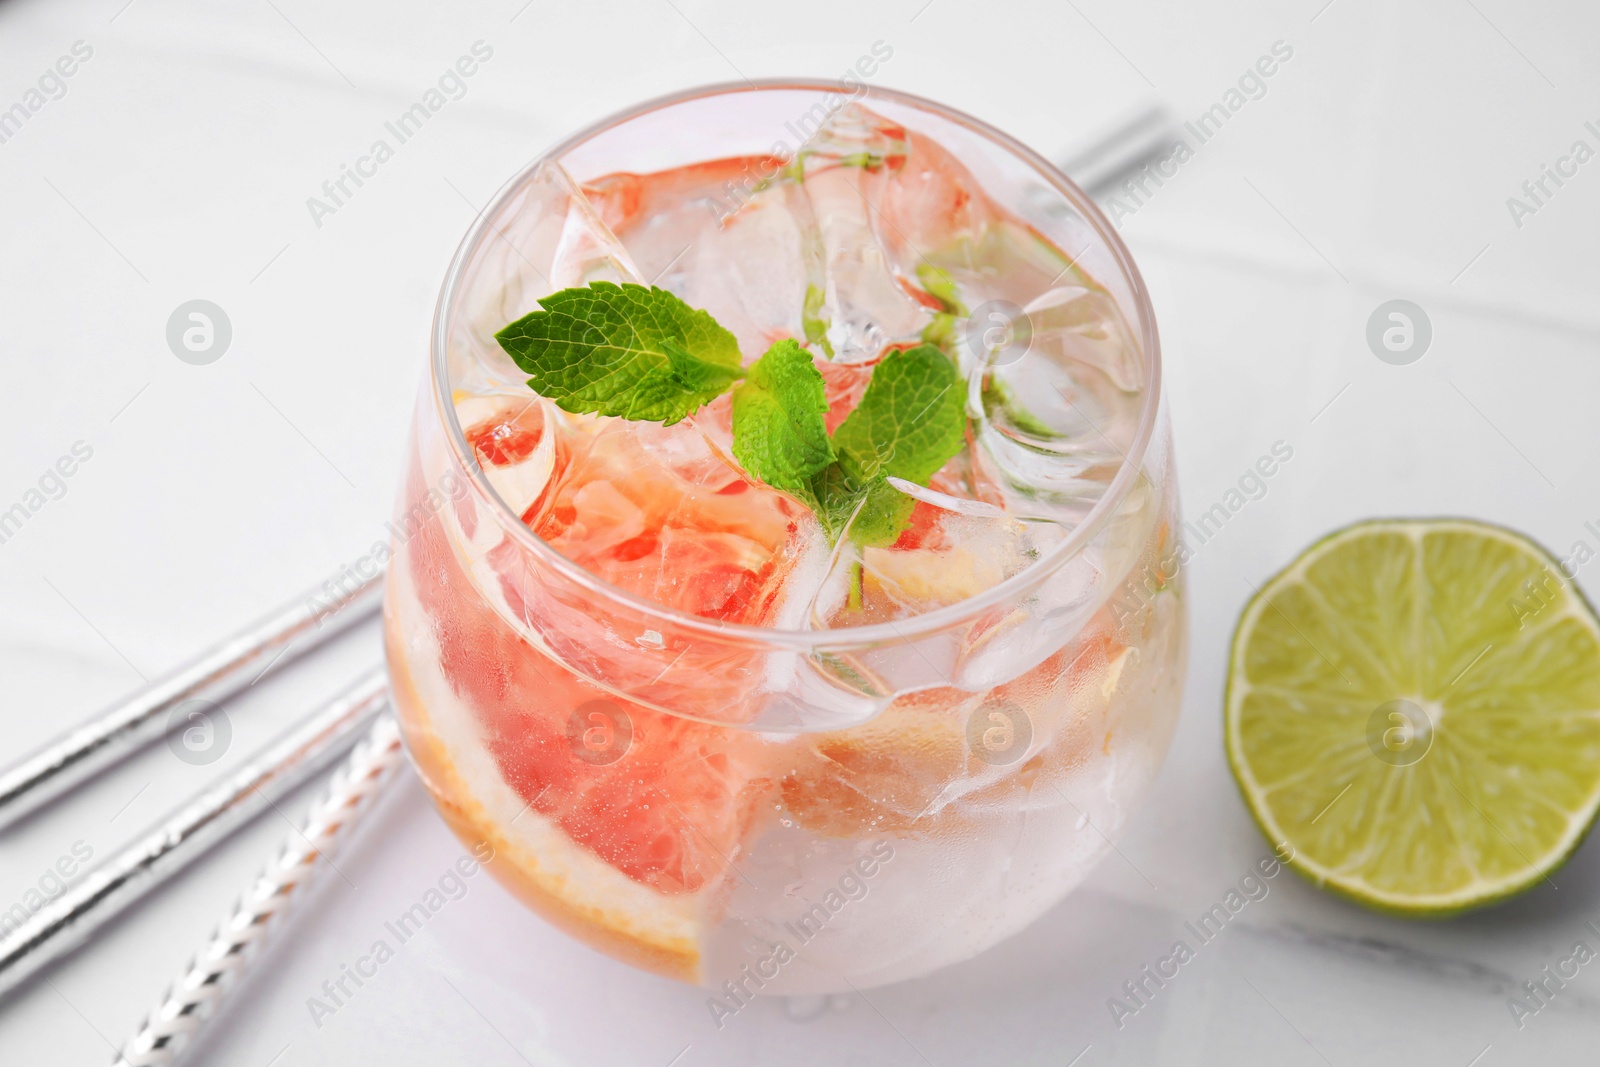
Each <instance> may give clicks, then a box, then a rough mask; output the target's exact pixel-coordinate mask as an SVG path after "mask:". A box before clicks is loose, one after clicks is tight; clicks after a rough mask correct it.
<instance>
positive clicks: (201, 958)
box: [114, 715, 403, 1067]
mask: <svg viewBox="0 0 1600 1067" xmlns="http://www.w3.org/2000/svg"><path fill="white" fill-rule="evenodd" d="M402 761H403V757H402V749H401V747H400V729H399V727H398V726H396V725H395V721H394V716H392V715H385V716H383V717H382V718H380V719H379V720H378V721H377V722H376V723H375V724H374V725H373V727H372V729H371V730H370V731H368V733H367V736H366V737H365V738H363V739H362V741H361V743H360V744H358V745H357V746H356V749H355V751H354V752H352V753H351V754H350V758H349V759H348V760H346V761H345V762H344V764H342V765H341V766H340V768H339V769H338V770H337V771H335V772H334V775H333V778H332V779H331V780H330V781H329V783H328V787H327V789H326V790H325V791H324V792H323V793H322V795H321V796H319V797H318V798H317V801H316V803H314V804H313V805H312V806H311V811H310V813H309V814H307V816H306V820H305V822H304V824H303V825H302V827H301V828H300V829H299V830H297V831H295V832H293V833H291V834H290V835H289V836H288V837H287V838H286V839H285V840H284V843H283V848H282V849H281V850H280V851H279V853H278V858H277V859H275V860H274V861H273V862H272V863H270V864H269V865H268V866H267V868H266V869H265V870H264V871H262V872H261V875H260V877H258V878H257V879H256V881H255V884H254V885H252V886H251V887H250V889H249V890H248V891H246V893H245V894H244V896H243V897H242V898H240V900H239V902H238V903H237V904H236V905H234V908H233V911H232V912H231V913H229V915H228V917H227V918H226V919H224V920H223V921H222V925H221V926H220V927H218V928H217V931H216V933H214V934H212V935H211V940H210V941H208V942H207V943H206V945H205V947H204V948H202V949H201V950H200V952H199V954H198V955H196V956H195V958H194V960H193V961H191V962H190V964H189V968H188V970H186V971H184V972H183V974H182V975H181V976H179V978H178V980H177V981H176V982H174V983H173V985H172V988H171V989H169V990H168V991H167V995H166V996H165V997H164V998H163V999H162V1001H161V1003H160V1004H159V1005H157V1006H156V1009H155V1010H154V1011H153V1012H151V1013H150V1016H149V1018H147V1019H146V1020H145V1021H144V1023H143V1024H142V1025H141V1026H140V1027H139V1029H138V1030H137V1031H135V1032H134V1034H133V1036H132V1037H130V1038H128V1040H127V1043H126V1044H124V1045H123V1046H122V1052H121V1054H120V1055H118V1057H117V1058H116V1060H115V1061H114V1062H115V1064H116V1065H117V1067H173V1065H175V1064H177V1063H178V1062H179V1061H180V1060H182V1059H184V1057H185V1055H186V1054H187V1053H188V1052H189V1051H191V1050H192V1049H193V1048H194V1047H195V1046H194V1043H193V1042H194V1039H195V1037H196V1036H197V1035H198V1034H199V1032H200V1029H201V1028H202V1027H203V1026H205V1024H206V1023H207V1022H209V1021H210V1020H211V1018H212V1017H213V1016H214V1015H216V1014H217V1012H218V1011H219V1010H220V1009H221V1007H222V1005H223V1003H224V1001H225V1000H226V999H227V998H228V997H229V996H230V995H231V994H232V993H233V992H234V991H235V990H237V989H238V988H239V985H240V984H241V980H242V979H243V977H244V975H245V973H246V971H247V970H248V969H249V967H250V966H251V964H253V963H254V962H255V960H256V959H257V957H259V956H260V955H261V952H262V950H263V947H264V946H265V945H266V944H267V943H268V941H269V939H270V938H271V937H272V935H273V933H274V931H276V930H278V929H279V928H281V927H282V926H283V925H284V923H283V922H282V921H281V917H282V915H283V913H284V911H285V910H286V909H288V908H290V907H292V906H294V905H295V902H296V901H297V900H300V899H302V898H304V896H305V895H306V884H307V883H308V882H309V881H311V880H312V878H313V876H315V874H316V872H317V871H318V870H319V869H321V868H323V867H326V866H327V865H328V863H329V859H328V857H329V856H330V855H331V854H333V853H334V852H336V851H337V850H338V849H339V846H340V845H341V844H343V843H344V842H346V841H348V840H349V838H350V831H351V827H352V826H353V825H354V824H355V823H356V822H357V821H358V820H359V819H360V818H361V816H362V814H363V813H364V812H365V810H366V809H368V808H370V807H371V806H372V801H373V799H374V798H375V797H376V796H377V795H378V794H379V793H380V792H381V791H382V790H383V787H384V786H385V785H386V784H388V782H389V780H390V779H391V778H392V777H394V773H395V771H396V770H397V769H398V768H399V767H400V765H401V763H402Z"/></svg>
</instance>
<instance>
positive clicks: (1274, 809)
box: [1224, 520, 1600, 916]
mask: <svg viewBox="0 0 1600 1067" xmlns="http://www.w3.org/2000/svg"><path fill="white" fill-rule="evenodd" d="M1224 716H1225V723H1224V730H1225V735H1226V744H1227V750H1228V761H1229V763H1230V765H1231V766H1232V768H1233V773H1234V777H1235V778H1236V779H1237V780H1238V783H1239V788H1240V791H1241V792H1242V793H1243V795H1244V800H1245V803H1246V804H1247V805H1248V806H1249V807H1250V811H1251V813H1252V814H1253V815H1254V816H1255V819H1256V822H1257V823H1258V824H1259V825H1260V827H1261V830H1262V832H1263V833H1265V834H1266V835H1267V839H1268V840H1269V841H1270V842H1271V843H1272V844H1273V845H1274V846H1275V847H1277V848H1278V851H1279V855H1280V856H1283V857H1285V858H1286V862H1288V864H1289V865H1290V866H1292V867H1294V868H1295V869H1296V870H1298V871H1299V872H1300V873H1301V874H1303V875H1305V876H1306V877H1307V878H1309V879H1310V880H1311V881H1313V882H1314V883H1316V884H1318V885H1320V886H1325V887H1326V888H1328V889H1331V890H1333V891H1334V892H1336V893H1339V894H1342V895H1344V896H1346V897H1349V898H1350V899H1352V900H1355V901H1357V902H1359V903H1362V904H1365V905H1368V906H1370V907H1373V908H1376V909H1379V910H1383V911H1388V912H1393V913H1399V914H1405V915H1416V916H1443V915H1449V914H1452V913H1455V912H1460V911H1465V910H1467V909H1470V908H1475V907H1479V906H1482V905H1484V904H1489V903H1492V902H1494V901H1497V900H1501V899H1504V898H1506V897H1509V896H1511V895H1513V894H1516V893H1518V892H1521V891H1522V890H1524V889H1527V888H1529V887H1531V886H1533V885H1535V884H1537V883H1539V882H1541V881H1543V880H1546V879H1547V878H1548V877H1549V875H1550V873H1551V872H1552V871H1554V870H1555V869H1556V868H1557V867H1559V866H1560V865H1561V864H1562V863H1563V862H1564V861H1565V860H1566V858H1567V857H1568V856H1569V855H1570V854H1571V853H1572V851H1573V850H1574V849H1575V848H1576V847H1577V845H1578V843H1579V842H1580V841H1581V840H1582V838H1583V836H1584V834H1585V832H1586V831H1587V830H1588V828H1589V825H1590V823H1591V822H1592V821H1593V819H1594V816H1595V811H1596V808H1597V806H1600V624H1597V622H1596V619H1595V615H1594V612H1593V610H1592V609H1591V608H1590V607H1589V605H1588V603H1587V602H1586V601H1585V600H1584V598H1583V596H1582V595H1581V594H1580V593H1579V592H1578V591H1577V589H1576V587H1575V586H1574V585H1573V584H1572V582H1571V581H1570V580H1569V579H1568V578H1567V577H1566V575H1565V573H1564V572H1563V570H1562V568H1561V564H1559V563H1558V562H1557V561H1556V560H1555V559H1554V558H1552V557H1551V556H1550V555H1549V554H1548V553H1547V552H1545V551H1544V550H1543V549H1541V548H1540V547H1539V546H1537V545H1535V544H1534V543H1533V542H1531V541H1529V540H1528V539H1527V538H1525V537H1522V536H1521V535H1519V534H1516V533H1513V532H1512V531H1509V530H1505V529H1502V528H1499V527H1495V526H1489V525H1486V524H1483V523H1478V522H1470V521H1465V520H1394V521H1376V522H1366V523H1361V524H1358V525H1355V526H1351V527H1349V528H1346V529H1344V530H1340V531H1338V532H1336V533H1334V534H1331V535H1329V536H1328V537H1326V538H1324V539H1323V540H1322V541H1319V542H1318V543H1316V544H1315V545H1313V546H1311V547H1310V548H1309V549H1307V550H1306V551H1305V552H1304V553H1303V554H1302V555H1301V556H1300V558H1298V559H1296V560H1295V561H1294V562H1293V563H1292V564H1290V565H1289V567H1288V568H1287V569H1285V570H1284V571H1282V572H1281V573H1279V574H1278V575H1276V576H1274V577H1273V578H1272V579H1271V581H1269V582H1268V583H1267V584H1266V586H1265V587H1264V588H1262V589H1261V590H1260V591H1259V592H1258V594H1257V595H1256V597H1255V598H1254V599H1253V600H1252V601H1251V602H1250V604H1249V606H1248V607H1247V608H1246V609H1245V612H1244V615H1243V617H1242V618H1241V619H1240V621H1239V628H1238V630H1237V631H1236V632H1235V634H1234V639H1233V650H1232V654H1231V659H1230V663H1229V670H1228V685H1227V694H1226V698H1225V707H1224Z"/></svg>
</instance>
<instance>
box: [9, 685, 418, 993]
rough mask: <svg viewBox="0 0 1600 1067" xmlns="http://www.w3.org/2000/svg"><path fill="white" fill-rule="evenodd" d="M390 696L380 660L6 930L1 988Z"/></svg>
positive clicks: (263, 802) (298, 770) (85, 933)
mask: <svg viewBox="0 0 1600 1067" xmlns="http://www.w3.org/2000/svg"><path fill="white" fill-rule="evenodd" d="M387 703H388V681H387V677H386V674H385V672H384V671H383V669H382V668H378V669H375V670H372V671H370V672H368V673H367V674H366V675H364V676H363V677H362V679H361V680H360V681H359V682H357V683H356V684H355V685H354V686H352V687H351V688H350V689H348V690H347V691H345V692H344V693H343V694H341V695H340V696H338V697H336V698H334V699H333V700H332V701H330V702H329V703H327V704H326V705H324V706H323V707H321V708H319V709H318V710H317V711H316V712H315V713H313V714H312V715H311V717H310V718H308V719H306V720H305V721H304V722H303V723H301V724H300V725H298V726H296V727H295V728H293V729H292V730H290V731H289V732H288V733H286V734H284V735H283V736H282V737H281V738H279V739H278V740H277V741H276V742H274V743H273V744H272V745H271V747H269V748H268V749H267V750H266V751H265V752H262V753H261V754H260V755H258V756H257V757H255V758H254V759H252V760H251V761H250V762H249V763H247V764H245V765H244V766H243V767H241V768H240V769H239V770H238V771H236V772H235V773H233V774H232V775H230V776H229V777H228V778H226V779H224V780H223V781H222V782H220V783H219V784H217V785H215V786H213V787H212V788H210V789H208V790H206V791H205V792H204V793H202V794H200V796H198V797H196V798H195V799H194V800H192V801H190V802H188V803H187V804H185V805H184V806H183V807H181V808H179V809H178V810H177V811H175V812H173V813H172V814H171V815H169V816H168V817H167V818H166V819H163V820H162V821H161V823H160V824H158V825H157V826H156V827H154V828H153V829H151V830H150V831H149V832H147V833H146V834H145V835H144V836H143V837H142V838H140V839H139V840H137V841H135V842H134V843H133V844H132V845H130V846H129V847H127V848H126V849H124V850H122V851H121V852H119V853H117V854H116V855H115V856H112V857H111V858H110V859H108V860H107V861H106V862H105V863H102V864H101V865H99V866H98V867H96V868H94V869H93V870H92V871H89V872H88V873H87V874H85V875H84V876H83V877H82V878H81V879H79V880H78V881H77V882H75V883H73V884H72V886H70V887H69V888H68V889H67V890H66V892H64V893H62V894H61V895H60V896H58V897H56V898H55V899H54V900H52V901H50V902H49V903H48V904H46V905H45V906H44V907H43V908H41V909H40V910H39V911H37V912H35V913H34V914H33V915H32V916H30V917H29V918H28V919H27V920H26V921H25V922H23V923H22V924H21V925H19V926H17V927H16V928H15V929H13V930H12V931H11V932H10V933H8V934H6V935H5V936H4V937H3V938H0V995H4V994H5V993H6V992H8V991H9V990H11V989H12V988H14V987H15V986H17V985H18V984H19V983H21V982H23V981H25V980H26V979H28V978H29V977H31V976H32V975H34V974H35V973H36V972H38V971H39V970H40V969H41V968H42V967H44V966H46V965H47V964H49V963H51V962H53V961H54V960H56V959H58V958H60V957H61V956H63V955H65V954H66V953H67V952H70V951H71V950H72V949H74V948H76V947H78V946H79V945H81V944H82V943H83V942H84V941H86V940H88V938H89V937H90V935H92V934H93V933H94V932H95V931H96V930H98V929H99V928H100V927H101V926H102V925H104V924H105V922H106V921H107V920H108V919H110V918H111V917H112V916H114V915H116V914H117V913H119V912H120V911H122V910H123V909H124V908H126V907H127V906H128V905H129V904H132V903H133V902H134V901H136V900H138V899H139V898H140V897H142V896H144V895H145V894H146V893H148V892H150V890H152V889H154V888H155V887H156V886H158V885H160V884H161V883H162V882H164V881H166V880H167V879H168V878H170V877H171V876H172V875H173V874H175V873H176V872H178V871H180V870H182V869H183V868H184V867H186V866H187V865H188V864H190V863H191V862H193V861H194V860H195V859H196V858H197V857H199V856H201V855H203V854H204V853H205V852H206V850H208V849H209V848H211V846H212V845H214V844H216V843H217V842H218V841H220V840H222V839H223V838H225V837H227V836H228V835H229V834H231V833H232V832H233V831H234V830H235V829H237V828H238V827H239V826H240V825H241V824H243V823H244V822H246V821H248V820H249V819H251V818H253V817H255V816H256V815H257V814H259V813H260V812H261V811H262V810H263V809H264V808H266V807H267V806H268V805H269V804H271V803H272V800H271V798H270V797H269V796H268V792H267V791H268V790H269V789H274V790H276V791H277V792H278V793H280V794H281V793H283V792H286V791H288V790H290V789H293V788H294V787H295V786H296V785H299V784H300V783H301V782H303V781H305V780H306V779H307V778H308V777H310V776H311V774H313V773H314V772H316V771H318V770H320V769H321V768H323V767H325V766H327V764H328V762H329V761H330V760H332V759H333V758H334V757H335V756H337V755H338V754H339V753H340V752H342V751H343V750H344V747H345V745H346V744H348V743H349V742H350V741H351V740H352V739H353V738H354V737H355V736H356V735H357V734H358V733H360V732H361V731H362V730H364V729H366V728H367V726H368V725H369V724H370V723H371V722H372V720H373V718H374V717H375V716H376V715H377V714H378V712H379V711H381V710H383V708H384V707H385V706H386V705H387Z"/></svg>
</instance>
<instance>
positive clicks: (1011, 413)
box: [982, 372, 1061, 440]
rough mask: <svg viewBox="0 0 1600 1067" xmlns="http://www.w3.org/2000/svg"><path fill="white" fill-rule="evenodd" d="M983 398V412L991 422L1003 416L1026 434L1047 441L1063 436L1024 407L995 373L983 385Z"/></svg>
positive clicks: (991, 373)
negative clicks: (997, 416) (999, 415)
mask: <svg viewBox="0 0 1600 1067" xmlns="http://www.w3.org/2000/svg"><path fill="white" fill-rule="evenodd" d="M982 397H983V412H984V414H985V415H987V416H989V420H990V421H991V422H993V421H996V420H995V415H996V414H1002V415H1004V416H1005V417H1006V421H1007V422H1009V423H1010V424H1011V425H1012V426H1015V427H1016V428H1017V429H1019V430H1021V431H1022V432H1023V433H1025V434H1031V435H1032V436H1034V437H1042V438H1044V439H1046V440H1051V439H1053V438H1056V437H1059V436H1061V435H1060V434H1058V433H1056V431H1055V430H1054V429H1053V428H1052V427H1051V426H1050V424H1049V423H1047V422H1045V421H1044V420H1043V419H1041V418H1039V416H1037V415H1035V414H1034V413H1033V412H1031V411H1029V410H1028V409H1027V408H1025V407H1023V406H1022V403H1021V401H1019V400H1018V399H1017V395H1016V393H1014V392H1012V390H1011V387H1010V386H1009V385H1007V384H1006V383H1005V380H1004V379H1002V378H998V377H995V376H994V374H993V372H990V374H989V377H988V379H987V380H986V381H985V382H984V383H983V393H982Z"/></svg>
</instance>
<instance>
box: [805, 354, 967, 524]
mask: <svg viewBox="0 0 1600 1067" xmlns="http://www.w3.org/2000/svg"><path fill="white" fill-rule="evenodd" d="M966 430H967V420H966V407H965V398H964V390H963V389H962V385H961V378H960V376H959V375H958V374H957V373H956V369H955V367H954V365H952V364H951V362H950V360H949V358H948V357H947V356H945V354H944V353H943V352H941V351H939V349H938V348H936V347H935V346H933V345H930V344H923V345H918V346H917V347H916V348H909V349H902V350H900V351H897V352H891V353H890V354H889V355H887V356H885V357H884V358H883V359H882V361H880V362H879V363H878V365H877V367H875V368H874V369H873V372H872V380H871V381H870V382H868V383H867V389H866V392H865V393H863V394H862V396H861V402H860V403H859V404H857V405H856V409H855V410H854V411H852V412H851V413H850V414H849V416H848V417H847V418H846V419H845V420H844V422H843V423H842V424H840V426H839V429H838V430H837V431H835V432H834V435H833V447H834V450H835V451H836V452H837V453H838V456H839V460H838V463H837V465H836V466H835V468H833V469H832V470H831V471H824V472H823V474H824V475H826V477H823V478H821V479H820V481H819V480H817V479H814V480H813V485H814V491H815V493H816V496H817V500H818V504H819V506H818V507H816V508H815V509H814V510H816V512H817V517H818V519H819V520H820V521H821V522H822V524H823V527H824V528H825V529H827V530H828V532H829V536H830V537H832V538H834V539H837V536H838V532H839V531H840V530H841V529H842V528H843V526H844V524H845V523H847V522H848V521H849V520H850V516H851V515H852V514H856V521H855V525H854V527H853V528H852V537H853V538H854V539H855V540H856V541H858V542H859V543H861V544H881V543H886V542H890V541H893V540H894V539H895V538H896V537H898V536H899V535H900V531H901V530H903V529H905V526H906V523H907V521H908V520H909V519H910V518H911V510H912V508H914V507H915V506H916V502H915V501H914V500H912V499H911V498H910V497H908V496H906V495H905V494H904V493H901V492H900V491H899V490H897V489H895V488H894V487H893V486H891V485H889V483H888V482H887V481H885V479H886V478H888V477H889V476H891V475H892V476H893V477H896V478H904V479H905V480H906V481H908V482H916V483H917V484H919V485H925V484H927V481H928V479H929V478H932V477H933V475H934V474H935V473H937V472H938V470H939V468H940V467H943V466H944V465H945V464H946V463H948V462H949V461H950V459H951V457H953V456H954V455H955V454H956V453H958V452H960V451H961V449H962V447H963V446H964V445H965V444H966ZM858 507H859V509H860V510H859V514H857V508H858Z"/></svg>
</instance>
